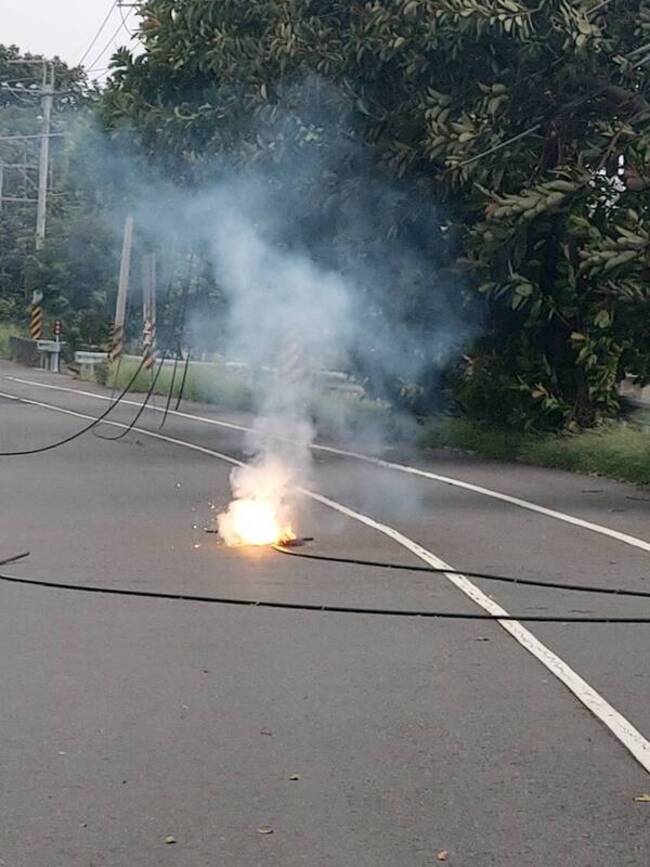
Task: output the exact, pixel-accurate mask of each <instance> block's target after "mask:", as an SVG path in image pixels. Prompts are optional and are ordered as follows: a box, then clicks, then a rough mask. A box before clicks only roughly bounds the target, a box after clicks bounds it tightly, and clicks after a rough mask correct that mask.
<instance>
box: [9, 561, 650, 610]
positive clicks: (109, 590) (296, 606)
mask: <svg viewBox="0 0 650 867" xmlns="http://www.w3.org/2000/svg"><path fill="white" fill-rule="evenodd" d="M20 556H21V557H22V556H26V555H20ZM12 560H13V558H12ZM0 565H1V564H0ZM0 581H4V582H6V583H8V584H20V585H26V586H29V587H41V588H46V589H49V590H66V591H71V592H74V593H87V594H98V595H102V596H125V597H130V598H137V599H161V600H168V601H173V602H196V603H200V604H210V605H222V606H226V605H228V606H235V607H240V608H242V607H244V608H273V609H276V610H280V611H313V612H320V613H323V614H325V613H331V614H365V615H368V616H375V617H404V618H412V619H415V618H421V619H425V620H483V621H485V620H493V621H497V622H499V623H505V622H519V623H592V624H595V623H600V624H626V625H633V624H634V625H650V617H572V616H569V617H555V616H551V615H539V614H524V615H513V614H508V615H504V616H503V617H501V616H499V615H494V614H465V613H463V612H458V611H426V610H424V611H420V610H415V611H414V610H402V609H397V608H362V607H359V606H351V605H309V604H308V603H304V602H271V601H258V600H253V599H233V598H228V597H220V596H197V595H193V594H188V593H160V592H157V591H150V590H128V589H122V588H120V587H99V586H96V585H92V584H91V585H84V584H69V583H64V582H62V581H44V580H42V579H38V578H17V577H15V576H12V575H0Z"/></svg>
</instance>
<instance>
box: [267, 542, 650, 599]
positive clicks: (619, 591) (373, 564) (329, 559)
mask: <svg viewBox="0 0 650 867" xmlns="http://www.w3.org/2000/svg"><path fill="white" fill-rule="evenodd" d="M272 547H273V550H274V551H277V552H278V554H285V555H286V556H287V557H298V558H299V559H301V560H318V561H320V562H322V563H337V564H344V565H349V566H368V567H370V568H372V569H394V570H395V571H397V572H425V573H428V574H430V575H460V576H466V577H468V578H480V579H482V580H484V581H499V582H500V583H502V584H521V585H522V586H523V587H545V588H548V589H551V590H570V591H573V592H575V593H601V594H604V595H607V596H635V597H637V598H640V599H650V593H649V592H646V591H643V590H625V589H623V588H619V587H594V586H589V585H581V584H565V583H562V582H560V581H536V580H535V579H534V578H512V577H508V576H505V575H495V574H493V573H489V572H468V571H467V570H466V569H462V570H461V569H436V568H434V567H433V566H408V565H406V564H404V563H385V562H383V561H379V560H358V559H356V558H352V557H333V556H330V555H325V554H301V553H299V552H297V551H294V550H290V549H289V548H287V547H285V546H284V545H281V544H280V545H273V546H272Z"/></svg>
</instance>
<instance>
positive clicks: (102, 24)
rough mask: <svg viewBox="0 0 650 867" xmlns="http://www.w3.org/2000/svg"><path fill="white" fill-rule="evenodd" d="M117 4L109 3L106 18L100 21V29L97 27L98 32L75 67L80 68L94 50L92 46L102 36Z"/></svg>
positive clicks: (116, 0)
mask: <svg viewBox="0 0 650 867" xmlns="http://www.w3.org/2000/svg"><path fill="white" fill-rule="evenodd" d="M117 4H118V0H114V2H113V3H111V8H110V9H109V10H108V12H107V13H106V18H104V20H103V21H102V23H101V25H100V27H99V30H98V31H97V33H95V35H94V37H93V39H92V41H91V43H90V45H89V46H88V48H86V50H85V51H84V53H83V54H82V56H81V60H80V61H79V63H78V64H77V66H81V64H82V63H83V62H84V60H85V59H86V58H87V57H88V55H89V54H90V52H91V51H92V50H93V48H94V46H95V43H96V42H97V40H98V39H99V37H100V36H101V35H102V33H103V31H104V27H106V25H107V24H108V22H109V20H110V18H111V15H112V14H113V12H114V11H115V7H116V6H117Z"/></svg>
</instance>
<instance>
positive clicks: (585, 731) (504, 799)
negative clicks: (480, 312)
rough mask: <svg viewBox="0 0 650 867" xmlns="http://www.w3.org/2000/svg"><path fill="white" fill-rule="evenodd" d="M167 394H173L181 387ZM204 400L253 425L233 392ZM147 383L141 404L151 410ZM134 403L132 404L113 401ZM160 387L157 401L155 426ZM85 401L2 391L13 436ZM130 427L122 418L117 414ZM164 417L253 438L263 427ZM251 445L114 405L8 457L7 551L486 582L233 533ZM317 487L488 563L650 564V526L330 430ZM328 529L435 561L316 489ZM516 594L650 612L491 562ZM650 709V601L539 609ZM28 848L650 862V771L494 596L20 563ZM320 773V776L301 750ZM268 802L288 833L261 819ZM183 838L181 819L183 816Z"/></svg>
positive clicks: (54, 423) (351, 861)
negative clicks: (376, 449) (338, 445)
mask: <svg viewBox="0 0 650 867" xmlns="http://www.w3.org/2000/svg"><path fill="white" fill-rule="evenodd" d="M10 377H19V378H22V379H28V380H32V381H34V382H36V383H40V384H42V385H63V386H64V387H66V388H73V389H74V388H77V389H84V390H86V391H90V392H95V393H97V394H98V395H105V394H106V392H105V391H104V390H102V389H99V388H96V387H88V386H87V385H86V384H79V383H76V382H75V381H73V380H70V379H68V378H64V377H54V376H52V375H49V374H45V373H41V372H37V371H31V370H26V369H24V368H19V367H17V366H13V365H10V364H8V363H0V392H2V393H4V394H12V395H15V396H19V397H21V398H23V399H28V400H34V401H38V402H44V403H49V404H51V405H53V406H56V407H59V408H64V409H68V410H71V411H73V412H76V413H80V414H86V415H90V416H96V415H98V414H99V413H100V412H101V411H103V410H104V409H105V408H106V403H105V402H103V401H99V400H97V399H95V398H93V397H90V396H84V395H80V394H77V393H74V392H66V391H57V390H51V389H44V388H41V387H39V386H38V385H30V384H26V383H24V382H23V383H21V382H17V381H16V380H15V379H11V378H10ZM158 403H159V405H160V400H159V401H158ZM184 409H185V410H186V411H187V412H188V413H195V414H198V415H201V416H202V417H204V418H208V419H213V420H219V419H221V420H224V419H225V420H227V421H230V422H232V423H234V424H243V425H246V424H247V423H249V421H250V419H247V418H246V417H244V416H233V415H232V414H231V415H228V416H227V415H226V414H224V413H219V412H218V411H217V410H216V409H215V408H214V407H212V408H209V407H202V406H197V405H185V407H184ZM134 412H135V408H134V407H132V406H123V407H120V408H118V409H117V410H116V411H115V414H114V418H115V419H116V420H117V421H129V420H130V419H131V418H132V417H133V414H134ZM111 417H113V416H111ZM160 419H161V416H160V414H159V413H155V412H150V411H147V412H146V413H145V415H144V416H143V418H142V419H141V422H140V425H139V426H140V427H142V428H143V429H144V430H149V431H157V429H158V425H159V423H160ZM83 425H84V420H83V419H81V418H78V417H76V416H72V415H66V414H63V413H60V412H55V411H53V410H51V409H46V408H44V407H38V406H34V405H30V404H27V403H21V402H18V401H15V400H10V399H8V398H6V397H4V398H3V397H0V451H7V450H11V449H19V448H28V447H30V446H36V445H41V444H44V443H47V442H50V441H52V440H56V439H58V438H60V437H64V436H66V435H68V434H70V433H72V432H74V431H75V430H77V429H78V428H80V427H82V426H83ZM100 432H101V433H102V434H103V435H107V436H113V435H115V434H117V433H119V430H118V429H116V428H110V427H108V426H102V427H101V430H100ZM163 434H164V435H165V436H167V437H168V438H173V439H176V440H178V441H183V442H184V443H190V444H196V445H200V446H202V447H204V448H206V449H208V450H216V451H218V452H221V453H223V454H225V455H230V456H232V457H234V458H240V457H241V456H242V433H241V432H240V431H238V430H236V429H229V428H222V427H219V426H217V425H214V424H209V423H207V422H206V421H198V420H194V419H189V418H181V417H172V418H170V419H169V420H168V422H167V424H166V426H165V429H164V431H163ZM391 458H392V459H394V460H395V459H399V460H401V461H403V462H406V463H408V464H410V465H417V466H418V467H421V468H424V469H428V470H430V471H432V472H434V473H437V474H442V475H444V476H449V477H452V478H454V479H457V480H460V481H465V482H471V483H474V484H477V485H481V486H484V487H486V488H488V489H490V490H494V491H497V492H502V493H505V494H510V495H512V496H514V497H518V498H523V499H525V500H528V501H532V502H533V503H536V504H540V505H542V506H546V507H548V508H549V509H553V510H558V511H560V512H561V513H563V514H566V515H569V516H574V517H577V518H580V519H582V520H584V521H588V522H594V523H597V524H599V525H602V526H605V527H607V528H610V529H613V530H618V531H619V532H622V533H627V534H629V535H631V536H634V537H638V538H639V539H642V540H648V539H649V538H650V502H648V500H649V499H650V494H648V493H647V491H645V492H644V491H641V490H639V489H636V488H634V486H630V485H620V484H617V483H614V482H608V481H604V480H601V479H591V478H585V477H579V476H573V475H570V474H566V473H561V472H555V471H542V470H537V469H532V468H526V467H509V466H504V465H498V464H487V463H485V462H481V461H478V460H473V459H471V458H468V457H466V456H458V455H452V454H449V453H447V454H431V455H429V456H428V457H427V458H426V459H425V458H423V457H422V456H417V455H409V454H400V455H391ZM230 469H231V467H230V466H229V465H228V464H227V463H224V462H223V461H222V460H219V459H217V458H215V457H214V456H212V455H210V454H206V453H203V452H197V451H194V450H191V449H190V448H188V447H187V446H184V445H181V444H180V442H177V443H171V442H169V441H164V440H159V439H154V438H152V437H149V436H147V435H145V434H144V433H137V432H134V433H131V434H129V435H128V437H127V438H126V439H124V440H122V441H120V442H106V441H104V440H102V439H100V438H99V437H98V436H96V435H94V434H92V433H90V434H87V435H86V436H84V437H83V438H81V439H78V440H76V441H75V442H74V443H71V444H70V445H67V446H64V447H62V448H60V449H57V450H55V451H52V452H48V453H46V454H42V455H39V456H30V457H21V458H0V508H1V512H0V515H1V519H0V559H2V558H3V557H5V556H9V555H11V554H13V553H17V552H19V551H22V550H29V551H31V556H30V558H29V559H28V560H25V561H24V562H22V563H20V564H17V565H14V566H12V567H4V569H3V570H2V571H4V572H5V573H9V572H11V574H13V575H18V576H32V577H39V578H46V579H49V580H63V581H66V582H75V583H78V584H82V585H83V584H88V585H97V584H101V585H111V586H114V587H120V588H133V589H139V590H149V591H151V590H154V591H165V592H185V593H193V594H204V595H215V596H230V597H234V596H237V597H246V598H251V599H258V600H261V599H265V600H274V601H299V602H307V603H310V604H334V605H339V606H346V605H351V606H363V607H373V608H385V607H394V608H422V609H430V610H431V609H436V610H447V611H460V612H467V613H472V612H481V610H482V609H480V608H479V607H477V606H476V605H475V604H474V602H472V601H471V600H470V599H468V598H467V596H466V595H464V594H463V593H462V592H460V590H459V589H457V588H456V587H454V586H452V584H451V583H450V582H449V580H447V579H446V578H444V577H440V578H438V577H434V576H427V575H419V574H409V573H403V572H398V571H394V570H387V571H382V572H378V571H373V570H370V569H368V568H365V567H360V566H357V567H353V566H349V567H348V566H346V567H336V566H332V565H328V564H325V563H318V562H311V563H309V562H307V563H306V562H304V561H302V560H296V559H291V558H288V557H285V556H282V555H280V554H276V553H274V552H272V551H267V550H256V551H241V550H227V549H224V548H222V547H219V546H218V545H217V542H216V539H215V537H214V536H209V535H206V534H205V533H204V532H203V527H205V526H207V525H208V524H209V523H210V522H211V520H212V519H213V517H214V514H215V509H214V508H211V506H214V505H216V506H217V507H219V506H221V505H223V504H225V503H226V502H227V500H228V476H229V472H230ZM313 472H314V479H313V485H312V489H313V490H316V491H319V492H321V493H322V494H324V495H325V496H327V497H330V498H332V499H333V500H335V501H336V502H337V503H339V504H344V505H345V506H347V507H349V508H351V509H353V510H355V511H356V512H358V513H360V514H362V515H363V516H369V517H371V518H373V519H375V520H378V521H381V522H383V523H384V524H386V525H389V526H390V528H393V529H394V530H396V531H399V532H400V533H402V534H404V535H405V536H407V537H408V538H409V539H412V540H415V541H416V542H418V543H419V544H420V545H422V546H424V547H425V548H426V549H427V550H428V551H430V552H433V553H434V554H435V555H437V556H438V557H440V558H442V559H443V560H445V561H446V562H447V563H449V564H451V565H452V566H453V567H454V568H458V569H465V570H483V571H500V572H504V573H507V574H512V575H519V576H522V577H535V578H541V579H554V580H558V579H559V580H569V581H571V582H573V583H578V584H580V583H584V584H586V585H587V584H588V585H598V586H600V585H602V586H614V585H617V586H626V587H630V588H633V589H642V590H646V591H650V578H649V575H650V570H649V568H648V566H649V563H650V554H649V553H648V552H647V551H646V550H643V549H642V548H639V547H634V546H633V545H630V544H626V543H624V542H621V541H619V540H616V539H613V538H610V537H607V536H605V535H602V534H600V533H596V532H593V531H591V530H589V529H586V528H585V527H582V526H576V525H572V524H569V523H566V522H565V521H562V520H557V519H555V518H553V517H549V516H547V515H543V514H539V513H535V512H533V511H530V510H528V509H523V508H520V507H518V506H516V505H513V504H511V503H506V502H503V501H500V500H497V499H494V498H493V497H490V496H486V495H483V494H479V493H476V492H473V491H469V490H463V489H460V488H457V487H453V486H450V485H448V484H442V483H440V482H436V481H434V480H432V479H428V478H424V477H417V476H412V475H408V474H405V473H400V472H398V471H395V470H390V469H382V468H380V467H377V466H374V465H372V464H368V463H363V462H360V461H358V460H354V459H351V458H347V457H343V456H341V455H333V454H329V453H323V452H317V453H316V455H315V464H314V470H313ZM299 530H300V531H301V532H303V533H305V534H309V535H313V536H315V537H316V541H315V543H314V544H313V545H312V546H311V548H310V550H311V551H313V552H315V553H334V554H336V555H343V556H352V557H362V558H372V559H377V558H378V559H385V560H387V561H390V562H394V563H401V562H410V563H420V564H421V561H419V560H417V559H416V557H415V556H414V555H413V554H412V553H411V552H410V551H408V550H406V549H405V548H404V547H403V546H402V545H400V544H397V543H396V542H395V541H394V540H392V539H390V538H388V537H387V536H386V535H385V534H383V533H380V532H378V531H377V530H376V529H373V528H372V527H370V526H367V525H364V524H362V523H360V522H359V520H356V519H351V518H349V517H346V516H345V515H343V514H341V512H340V511H336V510H333V509H332V508H326V507H324V506H323V505H320V504H318V503H314V502H306V503H305V504H304V510H303V511H302V512H301V516H300V526H299ZM475 583H476V585H477V586H478V587H480V589H482V590H483V591H484V593H486V594H488V595H489V596H490V597H492V599H493V600H495V601H496V602H498V603H499V604H501V605H502V606H504V607H505V608H506V609H507V610H508V611H510V612H511V613H515V614H519V615H525V614H536V613H538V614H558V615H560V616H562V615H567V614H573V615H576V614H584V615H585V616H587V615H588V614H590V613H592V614H594V615H599V614H607V613H611V614H616V615H619V616H635V615H640V616H650V600H649V601H648V602H646V601H644V600H638V599H637V600H623V599H611V598H608V597H605V596H596V595H594V594H585V595H582V594H570V593H567V592H564V591H553V592H549V591H544V590H541V589H540V590H531V589H524V588H520V587H512V586H509V585H493V584H486V583H481V582H480V581H476V582H475ZM529 629H530V631H531V632H532V633H533V635H534V636H536V637H537V638H538V639H540V641H542V642H543V643H544V645H545V647H546V648H548V649H549V650H550V651H552V652H553V653H554V654H557V656H558V657H559V658H560V659H561V660H562V661H564V663H566V664H567V666H569V667H570V669H571V670H572V671H573V672H575V673H576V675H579V676H580V677H581V678H583V679H584V681H586V683H587V684H588V685H589V686H590V687H593V689H595V690H597V692H598V693H599V694H600V695H601V696H602V698H603V699H604V700H605V701H606V702H608V703H609V705H611V707H612V708H614V709H615V710H616V711H618V712H619V713H620V714H621V715H622V716H623V717H624V719H625V720H626V721H627V722H629V723H630V724H631V725H632V726H635V727H636V728H637V729H638V730H639V732H640V733H641V735H642V736H645V737H647V738H650V718H649V713H648V711H649V707H650V666H649V665H648V662H649V656H650V654H649V651H650V627H648V626H616V625H575V624H566V623H564V624H562V623H560V624H531V625H529ZM0 764H1V775H0V815H1V816H2V821H1V823H0V865H3V867H91V865H92V867H99V865H111V867H113V865H115V867H118V865H119V867H153V865H155V867H158V865H174V867H186V865H187V867H190V865H191V867H203V865H205V867H208V865H209V867H216V865H218V867H235V865H236V867H255V865H264V867H271V865H272V867H276V865H277V867H298V865H309V867H330V865H331V867H424V865H432V864H437V863H441V862H440V861H439V860H438V854H439V853H441V852H443V851H444V852H446V853H448V854H447V855H446V863H448V864H450V865H452V867H492V865H494V867H497V865H498V867H541V865H553V867H554V865H571V867H574V865H575V867H601V865H605V864H616V865H617V867H623V865H625V867H644V865H647V864H648V863H649V862H650V803H642V802H639V801H635V798H637V797H638V796H640V795H642V794H643V793H648V792H650V776H649V775H648V773H647V772H646V770H644V768H643V767H642V765H641V763H640V761H639V760H638V759H635V757H634V756H633V755H632V754H631V752H630V751H629V750H628V749H627V748H626V747H625V745H624V744H623V743H622V742H621V740H620V738H618V737H617V736H616V734H615V733H612V731H610V730H609V729H608V728H606V727H605V725H604V724H603V722H602V721H601V720H600V719H598V718H597V717H596V716H595V715H594V714H593V713H592V712H591V711H590V710H588V709H587V707H585V705H584V704H583V703H582V702H581V701H579V700H578V698H576V696H575V695H573V694H572V693H571V692H570V691H569V690H568V689H567V688H566V686H565V685H563V684H562V683H561V682H560V681H559V680H558V678H557V677H556V676H555V675H554V673H553V672H552V671H550V670H549V668H548V667H545V666H544V665H543V664H542V663H541V662H540V660H539V659H538V658H536V657H535V656H533V655H532V654H531V653H529V652H528V650H526V649H525V648H524V647H523V646H522V645H521V644H520V643H518V642H517V641H516V640H514V638H513V637H512V636H511V635H510V634H508V633H507V632H506V631H505V630H504V629H503V628H502V627H501V626H500V625H499V624H497V623H494V622H472V621H445V620H413V619H401V618H390V619H387V618H380V617H370V616H363V615H344V614H340V615H337V614H325V613H307V612H291V611H276V610H265V609H261V608H233V607H220V606H216V605H199V604H196V603H189V602H176V601H163V600H145V599H134V598H120V597H114V596H99V595H85V594H80V593H73V592H66V591H54V590H49V589H38V588H30V587H24V586H16V585H9V584H0ZM295 775H298V776H299V779H293V780H292V779H291V777H292V776H295ZM263 826H269V827H270V828H272V829H273V833H272V834H260V833H259V832H258V829H259V828H262V827H263ZM170 836H171V837H173V838H174V840H175V843H166V842H165V840H166V838H167V837H170Z"/></svg>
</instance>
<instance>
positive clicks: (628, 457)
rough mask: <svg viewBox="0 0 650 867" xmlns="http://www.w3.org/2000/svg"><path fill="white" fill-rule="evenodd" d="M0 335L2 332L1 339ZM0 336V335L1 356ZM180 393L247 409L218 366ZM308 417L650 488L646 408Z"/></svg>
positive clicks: (332, 432) (326, 401) (133, 365)
mask: <svg viewBox="0 0 650 867" xmlns="http://www.w3.org/2000/svg"><path fill="white" fill-rule="evenodd" d="M1 334H2V332H1V331H0V335H1ZM1 346H2V337H1V336H0V351H1ZM137 366H138V362H136V361H133V360H124V361H123V362H122V364H121V366H120V369H119V376H116V373H117V369H115V368H114V369H113V370H112V372H110V373H109V375H108V377H107V380H106V382H107V385H109V386H110V387H113V388H118V389H121V388H124V387H125V386H126V385H127V383H128V382H129V380H130V379H131V377H132V376H133V374H134V373H135V371H136V369H137ZM182 372H183V369H182V366H181V365H179V368H178V371H177V376H176V380H175V383H174V396H177V395H178V393H179V391H180V382H181V378H182ZM151 377H152V374H151V373H150V372H147V373H144V372H141V373H140V374H139V375H138V377H137V380H136V382H135V384H134V386H133V390H134V391H140V392H143V391H148V389H149V387H150V386H151ZM171 377H172V368H171V367H165V368H164V369H163V371H162V373H161V374H160V376H159V378H158V382H157V384H156V389H155V392H156V393H157V394H163V395H167V394H168V392H169V387H170V383H171ZM184 396H185V398H187V399H188V400H193V401H198V402H203V403H211V404H215V405H216V406H219V407H221V408H222V409H227V410H234V411H243V412H247V411H251V410H252V409H253V406H254V401H253V387H252V383H251V378H250V372H249V371H247V370H245V369H239V368H233V367H228V366H226V365H224V364H201V363H198V362H194V363H192V364H190V367H189V370H188V376H187V381H186V384H185V390H184ZM312 412H313V415H314V418H315V421H316V425H317V427H318V431H319V434H320V435H321V436H323V435H324V436H326V437H331V438H332V439H336V440H340V439H342V438H344V437H356V438H357V439H358V440H360V441H372V439H373V438H375V439H376V440H377V441H381V440H386V439H389V440H390V441H394V442H412V441H413V440H414V439H416V440H417V443H418V445H420V446H422V447H428V448H435V447H447V448H457V449H462V450H464V451H468V452H473V453H476V454H479V455H482V456H483V457H487V458H491V459H494V460H508V461H518V462H521V463H527V464H535V465H537V466H542V467H554V468H557V469H564V470H571V471H574V472H579V473H586V474H596V475H603V476H608V477H610V478H614V479H620V480H622V481H628V482H634V483H636V484H650V411H648V410H640V411H639V412H638V413H636V414H635V415H634V417H633V419H631V420H630V421H626V422H610V423H608V424H605V425H603V426H601V427H600V428H598V429H597V430H593V431H586V432H584V433H580V434H548V435H534V434H520V433H510V432H507V431H503V430H497V429H494V428H489V427H487V426H485V425H481V424H480V423H479V422H476V421H473V420H470V419H463V418H437V419H430V420H428V421H427V422H425V423H424V425H423V426H420V427H419V428H418V430H417V433H416V432H415V431H414V427H413V426H408V425H407V426H406V427H404V426H402V425H400V424H398V421H399V420H398V419H396V418H394V417H393V416H392V415H391V413H390V411H389V410H388V409H387V408H386V407H385V406H383V405H382V404H379V403H377V402H375V401H372V400H368V399H365V398H359V397H356V396H348V395H343V394H340V393H337V392H335V391H332V392H325V393H318V394H315V395H314V399H313V403H312Z"/></svg>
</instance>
